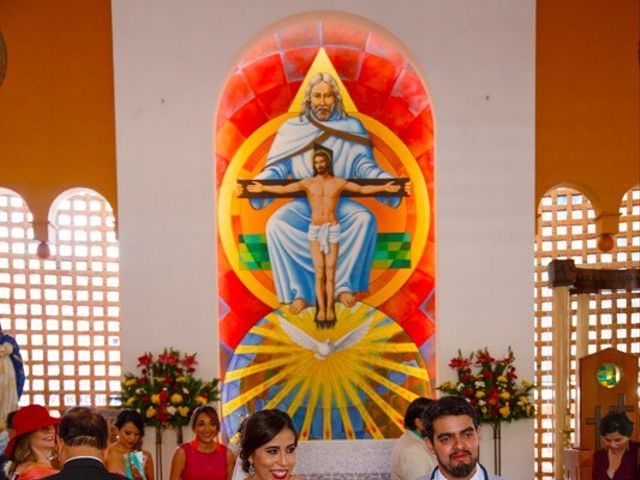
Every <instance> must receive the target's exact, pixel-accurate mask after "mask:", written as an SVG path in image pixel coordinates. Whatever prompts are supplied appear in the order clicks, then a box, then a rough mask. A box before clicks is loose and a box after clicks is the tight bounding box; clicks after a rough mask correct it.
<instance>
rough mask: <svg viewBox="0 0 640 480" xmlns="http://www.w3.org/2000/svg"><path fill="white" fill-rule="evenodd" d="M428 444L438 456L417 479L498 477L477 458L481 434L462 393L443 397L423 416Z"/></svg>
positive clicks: (497, 479) (495, 479) (487, 479)
mask: <svg viewBox="0 0 640 480" xmlns="http://www.w3.org/2000/svg"><path fill="white" fill-rule="evenodd" d="M422 423H423V424H424V429H425V433H426V439H425V442H426V444H427V448H428V449H429V450H430V451H431V452H433V454H434V455H435V456H436V458H437V460H438V466H437V467H436V468H435V469H434V470H433V472H432V473H431V475H427V476H424V477H421V478H420V479H419V480H500V477H497V476H495V475H491V474H489V473H488V472H487V470H486V468H484V467H483V466H482V465H481V464H480V463H479V462H478V456H479V446H480V436H479V432H478V418H477V416H476V411H475V409H474V408H473V407H472V406H471V404H469V403H468V402H467V401H466V400H465V399H464V398H462V397H442V398H441V399H439V400H436V401H435V402H433V403H431V404H430V405H429V406H428V407H427V410H426V411H425V412H424V414H423V417H422Z"/></svg>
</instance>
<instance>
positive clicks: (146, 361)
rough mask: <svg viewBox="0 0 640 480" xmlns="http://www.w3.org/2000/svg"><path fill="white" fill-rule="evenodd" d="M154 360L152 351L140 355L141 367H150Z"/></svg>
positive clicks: (139, 363)
mask: <svg viewBox="0 0 640 480" xmlns="http://www.w3.org/2000/svg"><path fill="white" fill-rule="evenodd" d="M152 361H153V355H151V354H150V353H145V354H144V355H142V356H141V357H138V366H139V367H148V366H149V365H150V364H151V362H152Z"/></svg>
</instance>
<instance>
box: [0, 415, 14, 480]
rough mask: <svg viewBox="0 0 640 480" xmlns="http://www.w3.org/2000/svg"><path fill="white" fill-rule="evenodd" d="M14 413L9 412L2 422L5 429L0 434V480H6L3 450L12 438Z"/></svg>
mask: <svg viewBox="0 0 640 480" xmlns="http://www.w3.org/2000/svg"><path fill="white" fill-rule="evenodd" d="M15 413H16V412H15V411H13V412H9V413H8V414H7V419H6V420H5V422H4V425H5V428H4V430H2V432H0V452H2V453H0V480H8V477H7V473H6V465H7V463H8V462H9V459H8V458H7V455H6V453H5V450H6V449H7V444H8V443H9V439H10V438H11V437H13V436H14V434H15V433H14V431H13V415H14V414H15Z"/></svg>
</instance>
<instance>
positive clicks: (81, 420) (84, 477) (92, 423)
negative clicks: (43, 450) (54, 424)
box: [45, 407, 126, 480]
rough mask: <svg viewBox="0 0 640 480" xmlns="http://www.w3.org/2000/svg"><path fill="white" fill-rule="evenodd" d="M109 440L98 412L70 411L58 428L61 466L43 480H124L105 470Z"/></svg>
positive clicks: (103, 420)
mask: <svg viewBox="0 0 640 480" xmlns="http://www.w3.org/2000/svg"><path fill="white" fill-rule="evenodd" d="M108 436H109V432H108V429H107V422H106V421H105V419H104V418H103V417H102V415H100V414H99V413H98V412H96V411H95V410H92V409H90V408H87V407H74V408H72V409H71V410H69V411H68V412H67V413H65V415H64V416H63V417H62V419H61V420H60V425H59V426H58V437H59V439H60V462H64V465H63V467H62V470H61V471H60V472H59V473H56V474H54V475H50V476H48V477H45V480H125V479H126V477H123V476H122V475H117V474H115V473H110V472H109V471H107V469H106V467H105V466H104V463H103V458H104V450H105V449H106V448H107V439H108Z"/></svg>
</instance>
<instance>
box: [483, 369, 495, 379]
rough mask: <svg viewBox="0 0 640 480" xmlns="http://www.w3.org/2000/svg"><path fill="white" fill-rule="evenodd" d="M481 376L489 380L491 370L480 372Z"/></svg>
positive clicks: (491, 376)
mask: <svg viewBox="0 0 640 480" xmlns="http://www.w3.org/2000/svg"><path fill="white" fill-rule="evenodd" d="M482 378H484V379H486V380H489V379H491V378H493V372H492V371H491V370H487V371H486V372H482Z"/></svg>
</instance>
